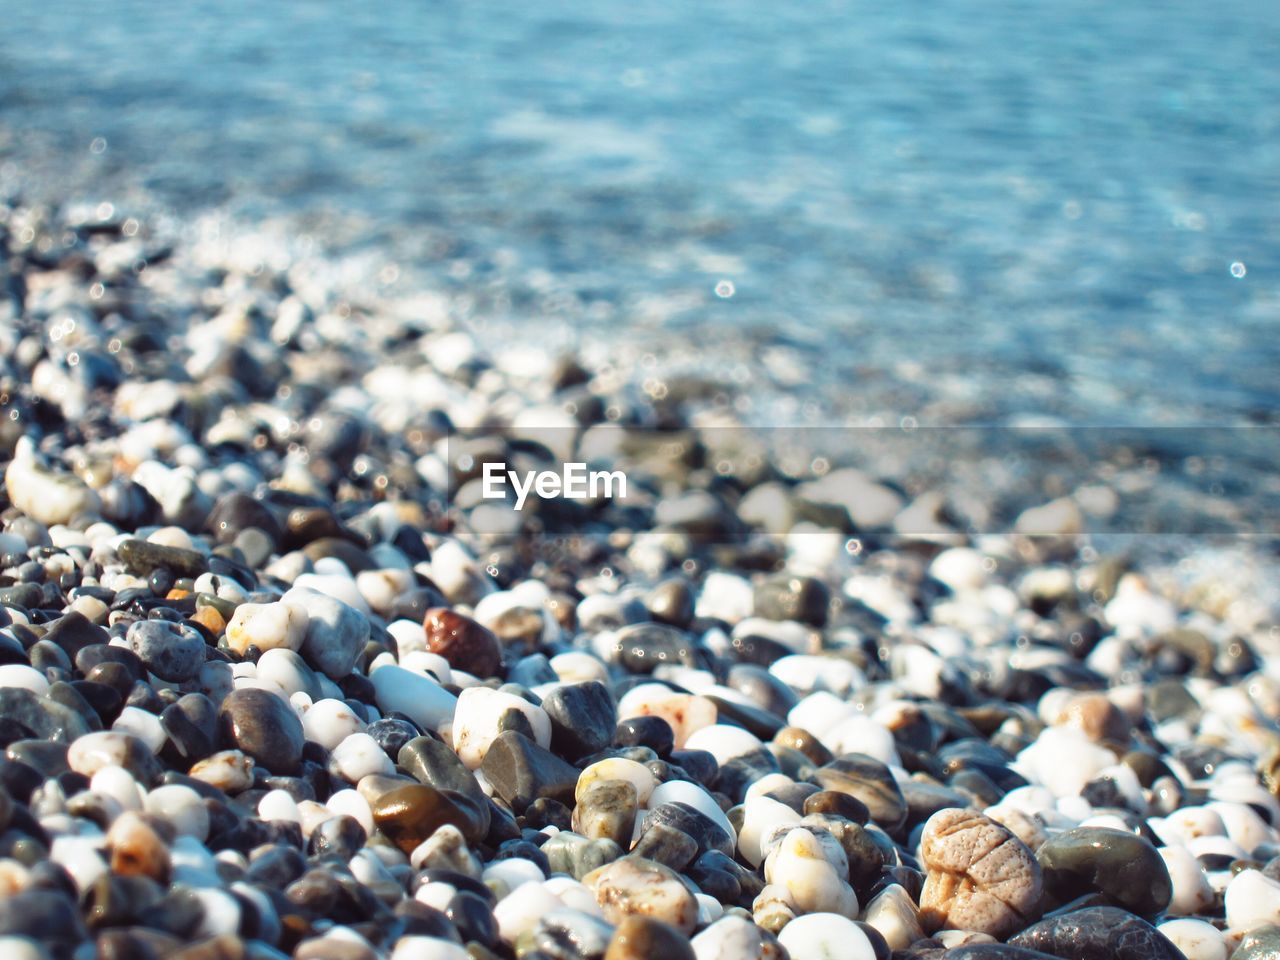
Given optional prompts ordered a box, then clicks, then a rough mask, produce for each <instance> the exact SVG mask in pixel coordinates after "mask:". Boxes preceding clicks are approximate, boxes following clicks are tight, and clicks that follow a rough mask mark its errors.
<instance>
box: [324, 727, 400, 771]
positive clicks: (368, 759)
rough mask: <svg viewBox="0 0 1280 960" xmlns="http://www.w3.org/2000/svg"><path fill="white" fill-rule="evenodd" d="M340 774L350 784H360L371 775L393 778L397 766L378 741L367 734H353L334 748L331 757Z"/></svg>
mask: <svg viewBox="0 0 1280 960" xmlns="http://www.w3.org/2000/svg"><path fill="white" fill-rule="evenodd" d="M330 756H331V758H332V760H333V763H334V764H335V765H336V766H337V768H338V772H339V773H340V774H341V775H342V776H343V777H344V778H345V779H346V780H348V781H349V782H351V783H358V782H359V781H360V778H361V777H367V776H369V775H370V774H371V773H378V774H382V775H383V776H388V777H389V776H391V775H392V774H394V773H395V772H396V765H395V764H394V763H392V762H391V758H390V757H388V756H387V753H386V751H385V750H383V749H382V747H380V746H378V741H377V740H375V739H373V737H371V736H369V735H368V734H367V733H353V734H351V735H350V736H349V737H346V738H345V739H344V740H343V741H342V742H341V743H340V744H338V745H337V746H336V747H334V748H333V752H332V754H331V755H330Z"/></svg>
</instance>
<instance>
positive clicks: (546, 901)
mask: <svg viewBox="0 0 1280 960" xmlns="http://www.w3.org/2000/svg"><path fill="white" fill-rule="evenodd" d="M563 906H564V905H563V904H562V903H561V902H560V899H559V898H558V897H556V895H555V894H554V893H552V892H551V891H550V890H548V889H547V888H546V887H545V886H543V885H542V884H541V883H522V884H520V885H519V886H518V887H516V888H515V889H514V890H512V891H511V892H510V893H509V894H507V895H506V896H505V897H503V898H502V899H501V900H500V901H498V903H497V905H495V906H494V908H493V919H494V920H495V921H496V922H497V925H498V932H499V934H500V935H501V937H502V939H503V940H505V941H506V942H508V943H514V942H515V941H516V940H518V939H519V938H520V937H521V936H522V935H524V934H527V933H530V932H531V931H532V930H533V928H534V927H536V926H537V925H538V921H539V920H540V919H542V917H544V916H547V915H548V914H550V913H552V912H554V911H556V910H559V909H561V908H562V907H563Z"/></svg>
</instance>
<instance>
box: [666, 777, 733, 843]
mask: <svg viewBox="0 0 1280 960" xmlns="http://www.w3.org/2000/svg"><path fill="white" fill-rule="evenodd" d="M664 803H682V804H684V805H685V806H687V807H692V808H693V809H694V810H697V811H698V812H699V813H700V814H702V815H703V816H704V817H707V818H708V819H709V820H711V821H712V822H713V823H715V825H716V826H718V827H719V828H720V829H721V830H723V831H724V833H725V834H726V835H727V836H728V837H729V839H730V840H733V841H735V842H736V839H737V831H735V830H734V829H733V825H732V824H730V823H729V818H728V817H727V816H725V813H724V811H723V810H721V809H720V804H718V803H716V802H715V800H713V799H712V798H711V794H709V793H707V791H705V790H703V789H702V788H701V787H700V786H698V785H697V784H696V783H690V782H689V781H688V780H668V781H667V782H666V783H660V784H658V785H657V786H656V787H654V788H653V792H652V793H651V794H649V799H648V806H649V807H650V808H656V807H660V806H662V804H664Z"/></svg>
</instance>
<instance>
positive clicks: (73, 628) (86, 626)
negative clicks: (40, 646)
mask: <svg viewBox="0 0 1280 960" xmlns="http://www.w3.org/2000/svg"><path fill="white" fill-rule="evenodd" d="M44 639H46V640H48V641H50V642H51V643H56V644H57V645H58V646H59V647H61V648H62V649H63V650H64V651H65V652H66V654H67V656H69V657H71V658H72V660H75V661H77V662H76V666H77V667H80V669H81V670H84V669H85V668H84V667H82V666H80V663H79V655H80V651H82V650H84V649H85V648H86V647H93V646H96V645H99V644H102V645H105V644H106V643H107V641H108V640H109V639H110V636H109V635H108V633H107V631H106V630H104V629H102V627H100V626H98V625H97V624H96V623H94V622H93V621H92V620H90V619H89V618H88V617H86V616H84V614H82V613H79V612H77V611H74V610H73V611H72V612H71V613H67V614H64V615H63V616H61V617H59V618H58V619H57V620H53V621H51V622H50V623H48V624H47V625H46V626H45V631H44Z"/></svg>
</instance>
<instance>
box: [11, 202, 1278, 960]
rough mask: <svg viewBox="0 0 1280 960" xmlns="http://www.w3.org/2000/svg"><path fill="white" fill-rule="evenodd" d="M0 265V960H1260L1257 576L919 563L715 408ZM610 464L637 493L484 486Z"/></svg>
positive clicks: (1265, 874) (975, 543) (151, 278)
mask: <svg viewBox="0 0 1280 960" xmlns="http://www.w3.org/2000/svg"><path fill="white" fill-rule="evenodd" d="M0 242H2V244H3V246H2V247H0V250H2V251H3V257H0V262H2V263H4V267H3V271H4V272H3V273H2V274H0V281H3V282H2V283H0V295H2V296H4V297H5V298H6V299H5V300H4V301H0V410H2V412H3V416H2V417H0V461H3V472H4V502H3V503H2V504H0V506H2V507H3V512H2V513H0V517H2V518H3V532H0V603H2V604H3V606H2V607H0V737H2V738H3V747H4V751H5V752H4V757H3V759H0V952H2V953H3V955H4V956H5V957H6V958H22V960H25V958H43V957H50V958H76V960H88V958H91V957H96V958H102V960H117V958H130V960H132V958H163V957H175V958H183V960H224V958H225V960H239V958H255V960H259V958H260V960H268V958H279V957H294V958H297V960H375V958H383V957H389V958H391V960H453V958H458V960H461V958H466V957H470V958H473V960H482V958H491V957H496V958H510V957H521V958H526V960H601V958H604V960H639V958H647V957H655V956H661V957H664V958H666V960H690V958H696V960H737V958H744V960H757V958H759V960H782V958H786V957H788V956H789V957H791V958H794V960H808V958H831V960H887V958H889V957H894V958H903V960H906V958H918V960H935V958H940V957H946V958H954V960H998V958H1007V960H1036V958H1045V957H1050V956H1052V957H1063V958H1072V960H1103V958H1118V960H1143V958H1153V960H1174V958H1178V957H1186V958H1189V960H1225V958H1226V957H1228V956H1233V957H1235V958H1237V960H1263V958H1273V957H1277V956H1280V833H1278V832H1277V829H1278V828H1280V801H1278V800H1277V796H1280V726H1278V725H1277V720H1278V719H1280V631H1278V630H1277V628H1276V626H1275V623H1276V619H1277V617H1276V614H1277V610H1278V609H1280V605H1278V604H1277V598H1276V593H1275V589H1276V584H1277V583H1280V579H1278V578H1276V577H1275V576H1274V574H1275V558H1274V554H1273V553H1272V552H1271V549H1272V545H1270V544H1267V543H1263V542H1259V541H1256V540H1254V541H1244V542H1243V543H1238V544H1234V545H1233V546H1232V548H1231V552H1229V553H1226V554H1222V555H1214V556H1215V557H1216V559H1213V558H1212V557H1211V558H1209V559H1207V560H1206V561H1205V562H1204V563H1203V564H1201V565H1199V566H1196V565H1194V564H1192V565H1190V566H1188V564H1187V563H1186V562H1185V561H1186V559H1187V558H1182V559H1183V561H1184V562H1182V563H1178V564H1175V565H1172V566H1167V565H1166V566H1161V565H1159V564H1156V563H1154V562H1152V563H1150V564H1144V563H1143V562H1142V561H1140V560H1139V559H1138V558H1137V557H1136V556H1134V555H1129V556H1126V555H1124V554H1122V553H1111V552H1106V551H1102V550H1099V549H1098V548H1097V547H1096V546H1095V545H1094V544H1093V543H1091V542H1090V540H1089V539H1088V538H1086V537H1078V536H1067V535H1065V534H1066V533H1069V532H1070V529H1071V527H1072V525H1073V524H1076V523H1077V518H1076V517H1075V516H1074V514H1073V510H1074V509H1075V507H1074V506H1073V504H1072V502H1070V501H1069V499H1068V500H1062V499H1059V500H1058V501H1055V502H1054V503H1051V504H1048V505H1047V506H1043V505H1035V504H1029V505H1028V508H1029V509H1030V510H1033V511H1039V513H1036V514H1035V516H1036V517H1037V518H1039V519H1041V520H1043V519H1044V518H1045V517H1046V516H1048V517H1049V518H1050V519H1051V520H1052V522H1054V523H1061V524H1062V525H1063V527H1064V530H1063V533H1064V535H1063V536H1059V537H1050V538H1045V537H1026V536H1018V535H1007V536H979V537H961V536H959V535H957V534H955V533H954V531H952V530H949V529H947V528H945V526H943V525H942V521H941V520H940V519H939V520H938V523H939V526H938V528H937V529H934V530H931V531H930V532H928V534H927V535H918V536H906V535H903V534H902V533H901V530H902V527H903V524H902V523H901V518H902V516H903V515H904V514H908V515H909V517H911V518H914V519H913V520H912V522H913V524H918V523H919V520H920V517H921V516H922V515H924V514H928V515H929V516H930V517H934V518H940V517H942V516H943V514H944V511H942V510H940V509H939V506H938V501H937V498H936V497H935V496H931V495H930V493H929V492H928V491H924V492H919V491H917V492H915V494H914V495H913V496H908V495H907V492H906V491H903V490H902V489H900V488H897V487H895V486H894V485H893V484H890V483H885V482H883V480H882V479H881V478H876V477H872V476H868V475H866V474H861V473H857V472H854V471H832V472H825V471H823V472H821V475H814V476H810V477H809V478H803V477H801V478H795V477H788V476H783V475H781V474H780V473H779V472H778V471H777V470H774V469H772V468H771V466H770V463H769V461H768V459H767V458H761V457H759V456H758V455H746V456H743V457H742V458H741V459H733V457H732V456H730V455H729V454H724V453H723V452H722V451H720V449H719V448H721V447H723V446H724V444H725V442H726V441H725V437H726V436H730V435H732V436H734V437H736V438H738V439H735V440H734V443H735V444H740V438H741V434H740V433H737V432H733V433H727V432H726V431H724V429H723V424H724V422H725V420H724V417H725V410H726V406H725V405H724V404H723V403H721V402H720V401H721V400H722V399H723V397H722V388H721V387H719V386H718V385H716V384H711V383H691V382H685V383H677V382H675V381H663V382H661V383H659V382H657V381H656V380H655V379H654V377H653V375H652V373H650V374H649V375H647V376H643V375H635V376H633V375H632V374H631V373H630V372H628V371H621V370H616V369H611V368H608V367H604V366H600V365H594V366H593V365H592V364H591V363H589V362H585V361H584V360H582V359H580V358H579V359H575V358H570V359H564V358H550V359H548V358H546V357H540V356H536V355H533V354H522V355H519V356H516V357H508V358H507V359H506V360H498V359H495V358H494V357H493V356H491V355H490V354H489V353H487V352H486V351H485V350H484V349H483V348H482V345H481V344H480V343H479V342H478V340H477V338H475V337H474V336H471V335H470V334H468V333H467V331H466V328H465V327H464V326H463V325H461V324H460V323H459V322H458V321H457V319H456V318H453V317H451V316H450V314H449V311H448V310H445V309H443V308H442V307H441V305H440V304H439V303H436V302H434V301H426V300H419V301H414V302H412V303H407V302H404V301H401V302H398V303H395V304H382V305H379V304H373V305H359V304H354V303H351V302H347V301H341V300H338V299H336V298H335V297H334V296H333V295H332V293H331V292H328V291H326V289H325V288H324V287H323V285H318V281H317V280H316V278H315V277H314V276H312V275H309V274H303V273H301V272H299V271H297V270H294V269H291V268H290V267H289V265H287V264H286V265H276V266H272V265H270V264H266V263H262V262H259V263H251V264H248V265H244V264H241V263H239V262H231V261H228V262H225V263H222V264H218V265H213V266H210V265H209V264H207V263H201V262H200V258H199V257H197V256H195V255H194V254H193V253H192V251H190V250H184V249H182V248H174V247H171V246H165V245H163V244H158V243H157V242H156V241H155V240H154V239H152V238H150V237H149V235H148V232H147V229H146V227H145V224H140V223H139V222H138V221H136V220H133V219H129V218H124V217H120V216H117V215H116V213H115V211H114V209H107V208H94V209H92V210H89V211H86V212H81V213H77V212H75V211H51V210H47V209H42V208H39V207H22V206H18V205H14V204H11V205H9V206H6V207H3V208H0ZM699 403H702V404H703V406H702V407H701V408H699V407H698V404H699ZM731 408H732V403H731V402H730V403H729V404H728V409H731ZM699 409H701V410H702V413H699V412H698V411H699ZM707 411H709V415H708V416H709V419H702V416H703V414H705V413H707ZM707 424H711V426H707ZM548 425H550V426H552V427H554V428H555V430H554V431H553V432H551V433H542V434H539V433H538V430H540V429H544V428H546V427H547V426H548ZM603 425H608V426H610V427H611V428H612V429H613V430H614V435H613V439H612V440H609V441H608V442H604V441H602V440H601V435H600V432H599V430H598V429H597V428H599V427H601V426H603ZM619 432H620V434H621V436H622V440H621V441H619V440H618V439H617V434H618V433H619ZM539 437H540V438H541V439H539ZM566 438H567V439H566ZM560 444H567V450H560V449H557V446H558V445H560ZM588 447H589V448H590V451H591V452H590V454H589V455H588V454H586V453H584V452H583V451H584V450H586V449H587V448H588ZM601 449H611V450H613V451H614V454H615V455H616V457H617V458H618V460H619V462H621V461H622V460H624V459H625V460H626V462H627V463H628V464H629V465H630V467H631V468H632V469H631V472H630V473H629V479H630V480H631V485H632V489H631V491H629V493H628V496H627V497H626V498H622V499H621V500H618V501H604V500H602V501H600V502H593V503H585V504H584V503H574V504H563V503H548V504H542V505H541V506H540V507H539V508H538V509H531V510H530V511H529V512H528V513H527V514H525V513H516V512H514V511H510V510H505V511H502V510H499V511H495V510H493V509H492V506H493V505H492V504H491V503H489V502H486V501H483V500H481V499H479V498H477V497H476V483H477V482H478V481H477V478H478V475H479V471H480V466H481V465H482V464H483V463H485V462H489V461H497V460H502V461H508V462H511V463H513V464H515V463H520V462H551V461H554V460H555V459H556V456H557V455H558V454H564V453H566V452H568V453H571V454H572V453H577V454H578V455H581V456H583V457H584V459H588V458H590V459H593V460H599V458H600V457H601V456H602V454H601V453H600V450H601ZM911 511H915V512H914V513H910V512H911ZM1046 511H1047V513H1046ZM895 530H897V531H898V532H895Z"/></svg>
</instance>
